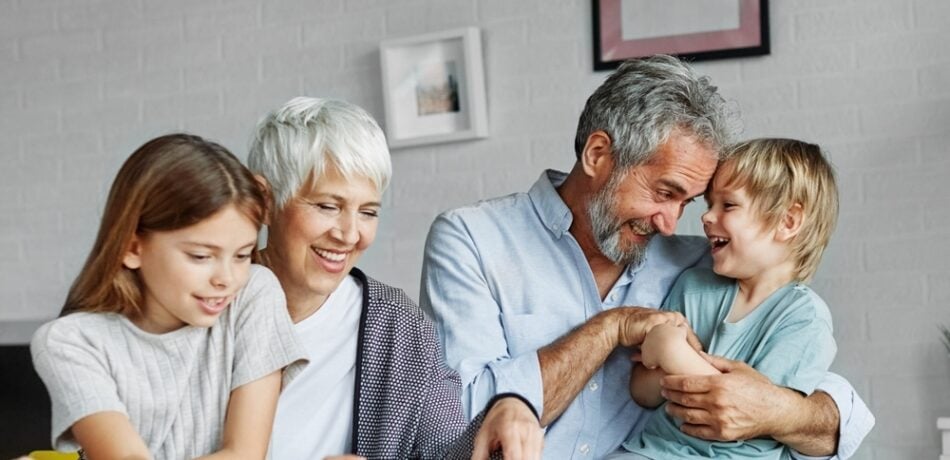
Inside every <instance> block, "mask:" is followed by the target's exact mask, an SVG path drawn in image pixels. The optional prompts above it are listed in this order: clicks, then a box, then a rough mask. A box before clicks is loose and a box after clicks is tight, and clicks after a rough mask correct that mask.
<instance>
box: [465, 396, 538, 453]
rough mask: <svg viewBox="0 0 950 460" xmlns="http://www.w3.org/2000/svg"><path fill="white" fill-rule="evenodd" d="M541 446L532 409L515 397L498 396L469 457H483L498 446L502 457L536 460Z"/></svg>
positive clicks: (536, 421) (536, 420)
mask: <svg viewBox="0 0 950 460" xmlns="http://www.w3.org/2000/svg"><path fill="white" fill-rule="evenodd" d="M543 445H544V433H543V432H542V431H541V425H539V424H538V419H537V418H536V417H535V415H534V412H532V411H531V409H530V408H529V407H528V406H527V405H526V404H525V403H524V402H522V401H521V400H520V399H518V398H502V399H501V400H499V401H498V402H496V403H495V404H494V405H493V406H492V407H491V409H490V410H489V411H488V414H486V415H485V421H483V422H482V427H481V429H480V430H478V434H477V435H476V436H475V444H474V448H473V450H472V458H473V459H475V460H482V459H484V460H487V459H488V458H489V455H490V454H491V453H492V452H494V451H495V450H498V449H500V450H501V452H502V455H503V456H504V458H511V459H529V460H536V459H540V458H541V451H542V448H543Z"/></svg>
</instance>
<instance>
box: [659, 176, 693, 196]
mask: <svg viewBox="0 0 950 460" xmlns="http://www.w3.org/2000/svg"><path fill="white" fill-rule="evenodd" d="M660 183H661V184H663V185H665V186H667V187H669V188H671V189H673V191H674V192H676V193H678V194H680V195H683V196H686V195H687V192H686V189H685V188H683V186H682V185H680V183H679V182H676V181H673V180H670V179H660ZM696 196H699V195H696Z"/></svg>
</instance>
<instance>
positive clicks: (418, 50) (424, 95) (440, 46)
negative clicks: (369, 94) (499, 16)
mask: <svg viewBox="0 0 950 460" xmlns="http://www.w3.org/2000/svg"><path fill="white" fill-rule="evenodd" d="M379 58H380V61H381V64H382V66H381V67H382V72H383V102H384V105H385V108H386V137H387V138H388V140H389V146H390V147H392V148H399V147H408V146H413V145H421V144H434V143H438V142H451V141H458V140H463V139H474V138H480V137H487V136H488V115H487V112H486V107H485V74H484V70H483V65H482V46H481V37H480V35H479V31H478V29H477V28H474V27H469V28H465V29H459V30H451V31H446V32H438V33H433V34H428V35H421V36H418V37H409V38H402V39H394V40H386V41H383V42H382V43H381V44H380V50H379Z"/></svg>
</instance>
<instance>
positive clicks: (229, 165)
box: [61, 134, 267, 315]
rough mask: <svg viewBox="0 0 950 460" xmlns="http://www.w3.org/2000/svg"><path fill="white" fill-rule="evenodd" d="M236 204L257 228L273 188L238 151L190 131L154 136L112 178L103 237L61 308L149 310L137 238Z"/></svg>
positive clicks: (178, 226)
mask: <svg viewBox="0 0 950 460" xmlns="http://www.w3.org/2000/svg"><path fill="white" fill-rule="evenodd" d="M229 205H233V206H235V207H236V208H237V210H238V211H239V212H241V213H242V214H243V215H244V216H245V217H247V219H248V220H250V221H251V222H252V223H253V224H254V226H255V227H257V228H260V227H261V225H262V224H263V222H264V218H265V217H266V214H267V195H266V191H265V190H264V188H263V187H261V185H260V184H259V183H258V181H257V180H255V179H254V176H253V175H252V174H251V172H250V171H248V169H247V168H245V167H244V165H243V164H241V162H240V161H239V160H238V159H237V158H235V156H234V155H232V154H231V152H229V151H228V150H227V149H225V148H224V147H222V146H221V145H219V144H216V143H214V142H211V141H207V140H205V139H202V138H200V137H198V136H193V135H189V134H169V135H166V136H161V137H157V138H155V139H152V140H150V141H148V142H146V143H145V144H143V145H142V146H141V147H139V148H138V149H137V150H136V151H135V152H134V153H132V155H131V156H130V157H129V158H128V159H127V160H125V163H123V164H122V167H121V168H120V169H119V172H118V174H116V177H115V180H114V181H113V182H112V188H111V189H110V191H109V198H108V200H107V201H106V206H105V210H104V211H103V215H102V223H101V224H100V225H99V233H98V234H97V236H96V241H95V243H94V245H93V247H92V251H91V252H90V253H89V256H88V258H87V259H86V263H85V264H84V265H83V268H82V271H80V273H79V276H77V277H76V280H75V281H74V282H73V285H72V287H71V288H70V289H69V294H68V295H67V297H66V303H65V305H64V306H63V310H62V312H61V314H62V315H66V314H69V313H72V312H76V311H95V312H115V313H121V314H124V315H135V314H139V313H141V311H142V307H143V302H144V300H143V288H142V282H141V280H140V279H139V277H138V274H137V271H136V270H131V269H129V268H126V267H125V265H124V264H123V258H124V256H125V253H126V251H128V249H129V245H130V244H131V242H132V238H133V237H134V236H135V235H138V236H145V235H148V234H150V233H154V232H165V231H174V230H178V229H182V228H186V227H189V226H192V225H194V224H197V223H199V222H201V221H203V220H205V219H207V218H209V217H211V216H212V215H214V214H215V213H217V212H219V211H220V210H222V209H224V208H225V207H227V206H229Z"/></svg>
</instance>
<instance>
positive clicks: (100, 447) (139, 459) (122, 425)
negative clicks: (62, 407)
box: [71, 411, 152, 460]
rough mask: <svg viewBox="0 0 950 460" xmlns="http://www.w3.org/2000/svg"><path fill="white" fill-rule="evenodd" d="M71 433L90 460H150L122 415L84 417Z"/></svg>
mask: <svg viewBox="0 0 950 460" xmlns="http://www.w3.org/2000/svg"><path fill="white" fill-rule="evenodd" d="M71 430H72V432H73V437H75V438H76V442H77V443H78V444H79V445H80V446H82V449H83V452H84V453H85V456H86V458H88V459H90V460H99V459H122V460H145V459H150V458H152V456H151V454H149V452H148V447H146V446H145V442H144V441H142V437H141V436H139V434H138V433H137V432H136V431H135V428H133V427H132V423H131V422H129V418H128V417H126V416H125V414H123V413H121V412H114V411H108V412H97V413H95V414H92V415H89V416H86V417H83V418H81V419H79V420H78V421H77V422H76V423H74V424H73V426H72V428H71Z"/></svg>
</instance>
